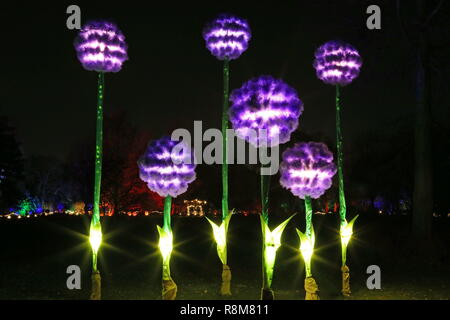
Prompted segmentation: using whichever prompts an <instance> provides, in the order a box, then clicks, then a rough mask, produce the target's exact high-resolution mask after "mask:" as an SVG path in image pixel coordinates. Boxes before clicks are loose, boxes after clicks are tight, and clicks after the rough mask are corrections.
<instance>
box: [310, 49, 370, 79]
mask: <svg viewBox="0 0 450 320" xmlns="http://www.w3.org/2000/svg"><path fill="white" fill-rule="evenodd" d="M315 57H316V60H315V61H314V64H313V65H314V68H315V69H316V73H317V77H318V78H319V79H320V80H322V81H323V82H325V83H327V84H332V85H337V84H338V85H340V86H345V85H347V84H349V83H350V82H352V81H353V79H355V78H356V77H357V76H358V75H359V70H360V68H361V65H362V60H361V57H360V56H359V53H358V51H357V50H356V49H355V48H354V47H353V46H352V45H350V44H348V43H345V42H342V41H329V42H327V43H325V44H324V45H322V46H321V47H319V49H317V50H316V53H315Z"/></svg>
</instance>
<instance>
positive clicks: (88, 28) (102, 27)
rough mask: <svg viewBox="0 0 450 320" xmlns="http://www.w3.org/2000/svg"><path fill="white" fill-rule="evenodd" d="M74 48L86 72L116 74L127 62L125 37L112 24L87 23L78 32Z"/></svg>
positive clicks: (105, 22) (102, 22) (101, 22)
mask: <svg viewBox="0 0 450 320" xmlns="http://www.w3.org/2000/svg"><path fill="white" fill-rule="evenodd" d="M74 46H75V50H76V52H77V57H78V60H80V62H81V64H82V65H83V67H84V68H85V69H86V70H93V71H97V72H118V71H120V69H122V64H123V63H124V62H125V61H126V60H128V54H127V49H128V47H127V44H126V42H125V36H124V35H123V34H122V32H121V31H120V30H119V28H117V26H116V25H115V24H114V23H112V22H108V21H92V22H88V23H87V24H86V25H85V26H83V28H82V29H81V30H80V33H79V34H78V36H77V38H76V39H75V43H74Z"/></svg>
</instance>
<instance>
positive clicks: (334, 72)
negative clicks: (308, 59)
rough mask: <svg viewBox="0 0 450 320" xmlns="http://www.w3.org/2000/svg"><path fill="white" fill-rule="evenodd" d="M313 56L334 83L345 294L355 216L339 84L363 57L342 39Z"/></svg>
mask: <svg viewBox="0 0 450 320" xmlns="http://www.w3.org/2000/svg"><path fill="white" fill-rule="evenodd" d="M315 56H316V59H315V61H314V63H313V66H314V68H315V69H316V73H317V77H318V78H319V79H320V80H322V81H323V82H325V83H327V84H331V85H335V86H336V142H337V163H338V165H337V166H338V180H339V215H340V225H341V242H342V268H341V271H342V294H343V295H344V296H350V293H351V291H350V280H349V279H350V273H349V268H348V266H347V265H346V261H347V245H348V241H349V236H348V235H349V234H350V233H351V228H352V225H353V222H354V220H355V219H356V218H354V219H353V220H352V221H353V222H350V223H347V220H346V215H347V206H346V203H345V193H344V173H343V161H344V160H343V139H342V132H341V115H340V112H341V104H340V100H341V95H340V87H342V86H345V85H347V84H349V83H351V82H352V81H353V80H354V79H355V78H356V77H357V76H358V75H359V71H360V69H361V66H362V60H361V57H360V55H359V53H358V51H357V50H356V49H355V48H354V47H353V46H352V45H350V44H348V43H345V42H342V41H329V42H327V43H325V44H324V45H322V46H321V47H320V48H319V49H317V50H316V53H315ZM356 217H357V216H356ZM346 239H347V240H346Z"/></svg>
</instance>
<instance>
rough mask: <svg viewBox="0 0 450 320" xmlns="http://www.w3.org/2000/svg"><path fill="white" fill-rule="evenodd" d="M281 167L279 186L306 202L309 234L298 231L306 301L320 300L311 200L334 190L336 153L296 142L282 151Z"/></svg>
mask: <svg viewBox="0 0 450 320" xmlns="http://www.w3.org/2000/svg"><path fill="white" fill-rule="evenodd" d="M282 159H283V160H282V162H281V165H280V175H281V177H280V184H281V185H282V186H283V187H285V188H286V189H288V190H290V191H291V192H292V193H293V194H294V195H296V196H298V197H300V198H301V199H304V200H305V218H306V231H305V233H302V232H301V231H300V230H298V229H297V233H298V235H299V237H300V241H301V245H300V251H301V253H302V256H303V259H304V261H305V271H306V278H305V291H306V297H305V299H306V300H318V299H319V296H318V294H317V292H318V291H319V288H318V286H317V283H316V281H315V280H314V278H313V277H312V272H311V257H312V255H313V251H314V242H315V235H314V228H313V225H312V201H311V198H315V199H317V198H319V197H320V196H321V195H322V194H324V192H325V191H326V190H327V189H328V188H330V187H331V184H332V181H331V179H332V178H333V176H334V175H335V174H336V171H337V170H336V166H335V165H334V163H333V154H332V153H331V152H330V151H329V150H328V148H327V146H326V145H325V144H323V143H318V142H307V143H297V144H295V145H294V146H293V147H292V148H289V149H287V150H286V151H285V152H283V155H282Z"/></svg>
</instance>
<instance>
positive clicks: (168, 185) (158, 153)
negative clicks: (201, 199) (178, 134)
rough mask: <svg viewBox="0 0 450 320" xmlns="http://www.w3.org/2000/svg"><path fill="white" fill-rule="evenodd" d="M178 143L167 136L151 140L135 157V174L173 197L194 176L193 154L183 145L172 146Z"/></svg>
mask: <svg viewBox="0 0 450 320" xmlns="http://www.w3.org/2000/svg"><path fill="white" fill-rule="evenodd" d="M179 143H180V142H178V141H173V140H171V139H170V138H169V137H163V138H161V139H159V140H154V141H151V142H150V143H149V144H148V146H147V150H146V151H145V153H144V154H143V155H142V156H141V158H140V159H139V161H138V167H139V177H140V178H141V180H143V181H144V182H146V183H147V186H148V188H149V189H150V190H152V191H154V192H157V193H158V194H159V195H160V196H162V197H166V196H168V195H170V196H172V197H174V198H175V197H177V196H178V195H180V194H182V193H184V192H186V190H187V188H188V184H189V183H191V182H192V181H194V180H195V164H194V156H193V154H192V153H191V150H190V149H189V147H188V146H186V145H183V148H181V149H178V150H176V149H174V147H175V146H177V145H178V144H179Z"/></svg>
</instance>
